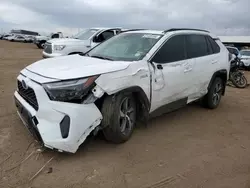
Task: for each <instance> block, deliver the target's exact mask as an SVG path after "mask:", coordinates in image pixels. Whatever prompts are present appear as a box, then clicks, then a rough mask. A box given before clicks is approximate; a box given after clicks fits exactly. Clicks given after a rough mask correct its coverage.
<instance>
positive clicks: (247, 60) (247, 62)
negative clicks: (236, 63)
mask: <svg viewBox="0 0 250 188" xmlns="http://www.w3.org/2000/svg"><path fill="white" fill-rule="evenodd" d="M240 54H241V61H242V62H243V64H244V67H245V68H246V69H247V70H250V50H249V49H245V50H241V51H240Z"/></svg>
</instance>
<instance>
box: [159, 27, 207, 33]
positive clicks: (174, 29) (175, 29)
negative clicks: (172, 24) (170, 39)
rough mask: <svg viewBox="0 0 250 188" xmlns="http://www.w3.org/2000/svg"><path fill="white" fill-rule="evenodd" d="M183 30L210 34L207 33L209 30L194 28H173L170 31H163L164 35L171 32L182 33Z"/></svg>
mask: <svg viewBox="0 0 250 188" xmlns="http://www.w3.org/2000/svg"><path fill="white" fill-rule="evenodd" d="M181 30H190V31H203V32H207V33H209V31H207V30H203V29H192V28H171V29H168V30H165V31H163V33H167V32H171V31H181Z"/></svg>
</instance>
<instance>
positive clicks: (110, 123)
mask: <svg viewBox="0 0 250 188" xmlns="http://www.w3.org/2000/svg"><path fill="white" fill-rule="evenodd" d="M113 97H114V96H107V97H106V98H105V99H104V102H103V105H102V109H101V112H102V115H103V120H102V126H103V127H104V128H103V134H104V136H105V138H106V140H108V141H111V142H113V143H116V144H120V143H124V142H126V141H127V140H129V138H130V137H131V135H132V133H133V130H134V127H135V123H136V106H137V105H136V101H135V98H134V96H133V95H132V93H119V94H118V95H117V96H115V100H114V99H113ZM129 122H130V123H129Z"/></svg>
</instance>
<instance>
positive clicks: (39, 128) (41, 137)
mask: <svg viewBox="0 0 250 188" xmlns="http://www.w3.org/2000/svg"><path fill="white" fill-rule="evenodd" d="M24 79H25V81H26V84H27V86H28V87H29V88H32V89H33V90H34V93H35V95H36V99H37V103H38V105H39V108H38V110H35V109H34V108H33V107H32V106H31V105H30V103H28V102H27V100H26V99H24V97H22V96H21V95H20V94H19V92H18V91H15V93H14V98H15V100H16V106H17V107H18V108H17V109H18V115H19V117H20V118H21V120H22V121H23V123H24V124H25V126H26V127H27V128H28V129H29V131H30V132H31V133H32V135H33V136H34V137H35V138H36V139H37V140H38V141H40V142H42V144H43V145H44V146H45V147H47V148H50V149H56V150H58V151H65V152H70V153H75V152H76V151H77V149H78V147H79V146H80V145H81V144H82V143H83V142H84V140H85V139H86V137H87V136H88V135H89V134H90V133H91V132H92V131H93V130H94V129H95V128H96V127H97V126H98V125H99V124H100V123H101V120H102V114H101V112H100V111H99V109H98V108H97V107H96V106H95V104H93V103H92V104H73V103H65V102H56V101H51V100H49V98H48V96H47V93H46V92H45V90H44V89H43V87H42V86H41V85H40V84H37V83H35V82H33V81H32V80H29V79H27V78H25V77H24V76H22V75H19V76H18V80H19V81H22V80H24ZM66 116H67V117H69V121H68V124H69V129H67V127H66V131H68V132H67V136H66V138H65V136H63V132H65V128H64V127H63V126H64V125H62V121H63V120H64V119H65V117H66ZM63 137H64V138H63Z"/></svg>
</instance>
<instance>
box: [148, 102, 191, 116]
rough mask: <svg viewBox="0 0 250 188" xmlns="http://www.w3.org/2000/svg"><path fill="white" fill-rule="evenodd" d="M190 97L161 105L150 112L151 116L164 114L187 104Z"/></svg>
mask: <svg viewBox="0 0 250 188" xmlns="http://www.w3.org/2000/svg"><path fill="white" fill-rule="evenodd" d="M187 102H188V97H186V98H183V99H179V100H177V101H174V102H171V103H168V104H166V105H164V106H161V107H159V108H157V109H156V110H154V111H153V112H151V113H150V114H149V118H154V117H157V116H160V115H162V114H166V113H170V112H173V111H175V110H178V109H179V108H182V107H184V106H186V105H187Z"/></svg>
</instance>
